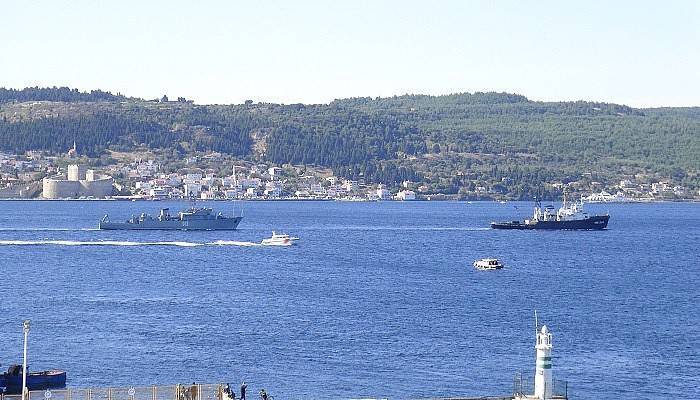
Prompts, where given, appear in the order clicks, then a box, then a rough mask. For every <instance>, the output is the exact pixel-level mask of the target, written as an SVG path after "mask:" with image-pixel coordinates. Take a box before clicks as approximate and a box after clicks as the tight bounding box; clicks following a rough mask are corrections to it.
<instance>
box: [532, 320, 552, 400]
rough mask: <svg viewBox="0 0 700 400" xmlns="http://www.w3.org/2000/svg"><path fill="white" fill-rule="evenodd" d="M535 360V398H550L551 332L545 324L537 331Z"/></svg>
mask: <svg viewBox="0 0 700 400" xmlns="http://www.w3.org/2000/svg"><path fill="white" fill-rule="evenodd" d="M535 349H536V350H537V360H536V364H535V398H536V399H541V400H546V399H551V398H552V334H551V333H549V328H547V325H542V329H541V330H540V331H539V332H537V344H536V345H535Z"/></svg>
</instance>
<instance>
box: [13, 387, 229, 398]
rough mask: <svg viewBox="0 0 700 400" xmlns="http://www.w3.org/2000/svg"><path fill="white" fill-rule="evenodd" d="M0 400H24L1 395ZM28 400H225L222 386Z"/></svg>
mask: <svg viewBox="0 0 700 400" xmlns="http://www.w3.org/2000/svg"><path fill="white" fill-rule="evenodd" d="M0 400H22V395H21V394H2V395H0ZM27 400H226V396H225V395H224V385H223V384H194V385H169V386H130V387H102V388H85V389H73V388H70V389H68V388H67V389H47V390H33V391H30V392H29V396H28V397H27Z"/></svg>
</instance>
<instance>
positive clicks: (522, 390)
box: [513, 374, 569, 399]
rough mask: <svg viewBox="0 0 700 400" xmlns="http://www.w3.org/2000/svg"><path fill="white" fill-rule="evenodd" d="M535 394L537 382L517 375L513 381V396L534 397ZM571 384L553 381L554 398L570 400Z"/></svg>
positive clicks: (557, 380)
mask: <svg viewBox="0 0 700 400" xmlns="http://www.w3.org/2000/svg"><path fill="white" fill-rule="evenodd" d="M534 392H535V382H534V380H531V379H529V378H525V377H523V376H522V374H516V375H515V379H514V380H513V395H514V396H523V395H532V394H533V393H534ZM568 396H569V384H568V382H567V381H564V380H559V379H552V397H558V398H564V399H568Z"/></svg>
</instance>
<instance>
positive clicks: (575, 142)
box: [0, 88, 700, 197]
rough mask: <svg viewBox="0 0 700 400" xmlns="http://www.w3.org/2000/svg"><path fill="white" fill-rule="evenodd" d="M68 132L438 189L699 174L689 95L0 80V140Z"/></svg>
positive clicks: (697, 122) (89, 149)
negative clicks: (171, 93) (262, 95)
mask: <svg viewBox="0 0 700 400" xmlns="http://www.w3.org/2000/svg"><path fill="white" fill-rule="evenodd" d="M13 96H14V97H13ZM115 100H119V101H115ZM163 100H165V99H163ZM73 140H76V141H77V143H78V151H79V152H81V153H83V154H89V155H92V156H98V155H100V154H102V153H103V152H105V151H106V150H109V149H112V150H121V151H128V150H132V149H135V148H139V147H143V146H147V147H150V148H152V149H162V150H164V151H165V152H166V153H167V152H169V153H170V154H173V157H175V156H182V155H184V154H186V153H191V152H197V151H203V152H206V151H218V152H223V153H228V154H233V155H235V156H238V157H241V158H247V159H251V160H261V161H267V162H274V163H279V164H283V163H294V164H313V165H318V166H324V167H330V168H333V169H334V171H335V172H336V173H337V174H338V175H341V176H347V177H351V178H353V177H354V178H359V177H362V178H364V179H365V180H368V181H373V182H383V183H387V184H396V183H397V182H400V181H401V180H404V179H410V180H421V181H423V182H425V183H427V184H428V185H429V186H430V188H431V189H432V190H435V191H441V192H445V193H455V192H457V191H460V190H473V189H474V186H475V185H477V184H478V183H479V182H482V183H484V184H486V185H487V186H489V187H488V188H489V190H491V189H496V190H498V191H503V192H504V193H510V194H518V193H521V194H523V196H524V197H525V196H529V194H530V193H532V192H533V191H534V190H535V189H536V186H538V185H541V183H542V182H553V181H567V180H576V179H580V178H581V177H582V176H583V175H588V176H592V179H596V180H599V181H603V182H605V181H610V180H615V179H619V178H620V177H628V176H632V175H654V176H657V177H660V178H667V179H671V180H673V181H674V182H677V183H679V184H685V185H686V186H688V187H690V188H698V187H700V182H699V181H700V178H699V177H698V171H700V108H658V109H635V108H631V107H627V106H622V105H616V104H606V103H595V102H535V101H530V100H528V99H527V98H526V97H524V96H521V95H515V94H508V93H473V94H470V93H460V94H453V95H447V96H424V95H405V96H395V97H390V98H352V99H342V100H336V101H334V102H331V103H330V104H321V105H318V104H317V105H303V104H292V105H279V104H269V103H253V102H252V101H248V102H246V103H245V104H240V105H224V106H222V105H195V104H192V103H190V102H186V101H178V102H167V101H144V100H139V99H127V98H125V97H123V96H121V95H117V96H115V95H111V94H109V93H108V92H102V91H93V92H90V93H80V92H77V91H75V90H71V89H67V88H52V89H38V88H30V89H24V90H21V91H16V90H7V89H0V150H2V151H10V152H24V151H26V150H48V151H52V152H56V153H60V152H65V150H66V149H67V148H68V147H69V146H70V145H71V144H72V143H73Z"/></svg>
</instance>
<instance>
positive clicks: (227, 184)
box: [114, 159, 416, 201]
mask: <svg viewBox="0 0 700 400" xmlns="http://www.w3.org/2000/svg"><path fill="white" fill-rule="evenodd" d="M186 161H187V164H194V162H195V160H189V159H188V160H186ZM159 171H160V166H159V165H158V164H157V163H156V162H155V161H153V160H148V161H142V162H135V163H132V164H131V165H126V166H122V167H120V168H119V169H118V170H115V171H114V172H115V173H117V174H119V175H122V176H125V177H127V178H128V181H129V183H128V185H129V187H128V190H129V191H130V192H131V193H133V195H134V196H135V197H138V198H144V199H153V200H164V199H188V198H197V199H203V200H355V201H360V200H415V199H416V194H415V193H414V192H413V191H411V190H408V189H403V190H400V191H399V192H398V193H395V194H392V193H391V192H390V191H389V190H388V189H387V188H386V187H385V186H383V185H365V184H363V183H359V182H357V181H353V180H347V179H346V180H341V179H340V178H338V177H336V176H328V177H325V178H323V177H319V176H315V175H304V174H302V175H300V176H294V177H293V178H294V179H293V183H292V182H290V179H288V178H292V177H289V176H287V174H286V173H285V171H284V169H282V168H279V167H275V166H268V165H265V164H257V165H251V166H249V167H242V166H236V167H233V168H232V170H231V174H230V175H227V176H217V175H216V174H215V173H213V172H207V171H203V172H183V173H168V174H165V173H160V172H159Z"/></svg>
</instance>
